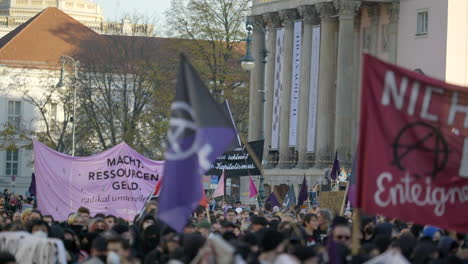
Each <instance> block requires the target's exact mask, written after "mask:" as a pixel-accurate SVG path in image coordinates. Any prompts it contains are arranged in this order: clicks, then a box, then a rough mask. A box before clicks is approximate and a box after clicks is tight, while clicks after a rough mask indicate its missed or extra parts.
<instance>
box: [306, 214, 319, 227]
mask: <svg viewBox="0 0 468 264" xmlns="http://www.w3.org/2000/svg"><path fill="white" fill-rule="evenodd" d="M303 223H304V227H305V228H306V229H307V230H308V231H314V230H316V229H317V228H318V218H317V215H315V214H306V215H305V216H304V222H303Z"/></svg>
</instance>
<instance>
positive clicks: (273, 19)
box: [263, 13, 280, 168]
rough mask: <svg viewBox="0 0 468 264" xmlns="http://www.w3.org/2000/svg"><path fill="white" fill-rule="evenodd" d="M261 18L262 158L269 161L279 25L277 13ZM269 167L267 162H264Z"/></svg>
mask: <svg viewBox="0 0 468 264" xmlns="http://www.w3.org/2000/svg"><path fill="white" fill-rule="evenodd" d="M263 20H264V21H265V22H266V26H267V30H268V33H267V35H268V39H267V50H268V52H269V53H268V57H267V64H266V73H265V76H266V77H265V108H264V114H263V117H264V121H265V126H264V129H263V136H264V139H265V143H264V147H263V160H266V161H268V162H269V158H268V154H269V153H268V152H269V150H270V146H271V123H272V118H273V91H274V88H275V87H274V86H275V58H276V29H277V28H279V27H280V19H279V16H278V13H268V14H265V15H263ZM266 167H267V168H270V166H269V164H268V163H267V164H266Z"/></svg>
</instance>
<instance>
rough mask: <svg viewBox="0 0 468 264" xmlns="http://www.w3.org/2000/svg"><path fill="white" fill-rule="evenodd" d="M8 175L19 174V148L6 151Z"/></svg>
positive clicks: (6, 170)
mask: <svg viewBox="0 0 468 264" xmlns="http://www.w3.org/2000/svg"><path fill="white" fill-rule="evenodd" d="M5 165H6V166H5V174H6V176H12V175H16V176H17V175H18V150H7V151H6V164H5Z"/></svg>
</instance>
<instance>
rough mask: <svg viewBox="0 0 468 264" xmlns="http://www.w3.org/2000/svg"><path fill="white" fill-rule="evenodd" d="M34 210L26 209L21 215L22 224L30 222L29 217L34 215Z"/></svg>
mask: <svg viewBox="0 0 468 264" xmlns="http://www.w3.org/2000/svg"><path fill="white" fill-rule="evenodd" d="M32 211H33V209H32V208H28V209H25V210H24V211H23V212H22V213H21V223H22V224H23V225H25V224H26V223H27V222H28V220H29V215H30V214H31V213H32Z"/></svg>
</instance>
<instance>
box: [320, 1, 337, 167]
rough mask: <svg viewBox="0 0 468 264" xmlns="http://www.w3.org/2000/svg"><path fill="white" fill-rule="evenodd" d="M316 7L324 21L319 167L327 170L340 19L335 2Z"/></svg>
mask: <svg viewBox="0 0 468 264" xmlns="http://www.w3.org/2000/svg"><path fill="white" fill-rule="evenodd" d="M315 8H316V10H317V11H318V12H319V14H320V19H321V22H320V65H319V87H318V103H317V105H318V113H317V144H316V146H317V147H316V166H317V167H323V166H324V165H325V164H324V160H327V159H330V158H331V153H332V152H333V149H334V145H333V143H334V125H335V88H336V87H335V85H336V83H335V81H336V47H335V41H336V40H335V34H336V31H337V20H336V18H334V17H333V16H334V15H335V11H334V8H333V5H332V4H331V3H319V4H317V5H316V6H315Z"/></svg>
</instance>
